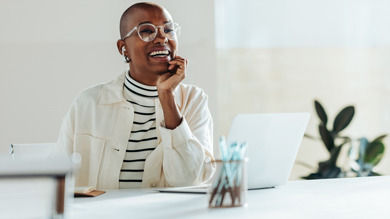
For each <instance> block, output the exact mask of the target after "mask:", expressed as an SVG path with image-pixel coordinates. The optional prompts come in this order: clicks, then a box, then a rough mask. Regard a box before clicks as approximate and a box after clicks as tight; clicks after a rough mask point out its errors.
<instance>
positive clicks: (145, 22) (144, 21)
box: [138, 21, 152, 25]
mask: <svg viewBox="0 0 390 219" xmlns="http://www.w3.org/2000/svg"><path fill="white" fill-rule="evenodd" d="M146 23H150V24H151V23H152V22H151V21H144V22H141V23H139V24H138V25H141V24H146Z"/></svg>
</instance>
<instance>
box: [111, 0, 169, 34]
mask: <svg viewBox="0 0 390 219" xmlns="http://www.w3.org/2000/svg"><path fill="white" fill-rule="evenodd" d="M139 8H159V9H164V7H162V6H161V5H159V4H156V3H152V2H139V3H135V4H133V5H132V6H130V7H129V8H128V9H126V11H125V12H123V14H122V17H121V20H120V23H119V32H120V34H121V39H123V38H124V37H125V35H126V34H127V33H128V32H129V31H130V30H129V29H128V26H127V23H128V21H129V20H130V19H131V15H132V14H133V13H134V11H135V10H136V9H139Z"/></svg>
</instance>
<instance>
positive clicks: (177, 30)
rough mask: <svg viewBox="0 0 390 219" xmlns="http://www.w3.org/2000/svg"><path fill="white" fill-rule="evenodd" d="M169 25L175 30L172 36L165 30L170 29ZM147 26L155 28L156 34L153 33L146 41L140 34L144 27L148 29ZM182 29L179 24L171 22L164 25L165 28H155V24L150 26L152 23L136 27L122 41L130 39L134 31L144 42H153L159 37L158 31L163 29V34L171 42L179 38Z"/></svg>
mask: <svg viewBox="0 0 390 219" xmlns="http://www.w3.org/2000/svg"><path fill="white" fill-rule="evenodd" d="M169 25H172V27H173V29H172V31H171V32H170V33H172V34H167V33H165V31H164V30H165V28H166V27H168V26H169ZM146 26H150V27H153V28H154V32H153V33H150V34H149V36H148V37H147V38H146V39H145V38H144V37H142V34H141V33H140V30H141V29H142V28H143V27H146ZM180 27H181V24H178V23H174V22H169V23H166V24H164V25H163V26H155V25H153V24H150V23H146V24H140V25H138V26H136V27H134V28H133V29H132V30H130V31H129V32H128V33H127V34H126V35H125V37H123V39H122V40H125V39H126V38H127V37H129V36H130V35H131V34H132V33H133V32H134V31H137V33H138V36H139V38H140V39H141V40H142V41H144V42H151V41H153V40H154V39H155V38H156V36H157V31H158V28H160V29H161V34H162V35H163V36H164V37H166V38H167V39H169V40H176V39H177V38H178V37H179V36H180Z"/></svg>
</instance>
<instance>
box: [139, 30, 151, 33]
mask: <svg viewBox="0 0 390 219" xmlns="http://www.w3.org/2000/svg"><path fill="white" fill-rule="evenodd" d="M140 32H141V33H153V30H141V31H140Z"/></svg>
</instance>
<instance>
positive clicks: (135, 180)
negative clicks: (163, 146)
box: [119, 71, 158, 189]
mask: <svg viewBox="0 0 390 219" xmlns="http://www.w3.org/2000/svg"><path fill="white" fill-rule="evenodd" d="M123 95H124V97H125V98H126V100H127V101H129V102H130V103H131V104H132V105H133V107H134V122H133V128H132V130H131V133H129V134H130V136H129V142H128V145H127V150H126V154H125V158H124V160H123V163H122V168H121V172H120V175H119V188H120V189H126V188H140V187H141V183H142V177H143V172H144V165H145V159H146V157H147V156H148V155H149V154H150V153H151V152H152V151H153V150H154V149H155V148H156V147H157V130H156V111H155V99H156V98H158V95H157V87H155V86H146V85H143V84H141V83H139V82H137V81H135V80H134V79H132V78H131V77H130V76H129V71H127V72H126V80H125V83H124V89H123Z"/></svg>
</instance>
